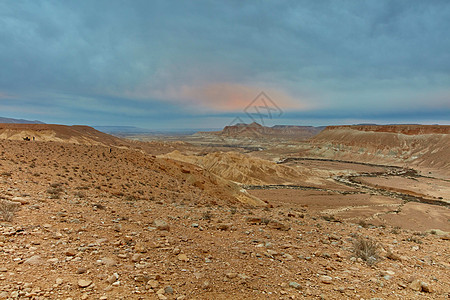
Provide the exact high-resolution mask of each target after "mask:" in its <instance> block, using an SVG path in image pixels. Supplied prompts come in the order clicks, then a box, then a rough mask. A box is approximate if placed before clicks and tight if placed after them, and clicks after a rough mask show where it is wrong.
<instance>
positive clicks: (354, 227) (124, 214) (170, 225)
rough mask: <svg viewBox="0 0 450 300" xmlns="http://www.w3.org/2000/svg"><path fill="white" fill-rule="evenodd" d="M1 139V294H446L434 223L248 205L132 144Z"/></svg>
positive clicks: (447, 269) (440, 240) (446, 266)
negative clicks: (421, 226)
mask: <svg viewBox="0 0 450 300" xmlns="http://www.w3.org/2000/svg"><path fill="white" fill-rule="evenodd" d="M0 145H1V147H0V198H2V199H1V200H0V201H1V203H2V206H1V209H0V212H1V216H2V218H3V220H2V222H1V226H0V256H1V259H0V299H19V298H20V299H21V298H31V299H46V298H50V299H311V298H312V299H314V298H316V299H341V298H351V299H380V298H381V299H430V298H433V299H448V298H449V296H450V294H449V291H450V279H449V273H450V263H449V262H450V247H449V243H450V242H449V238H448V235H445V233H443V232H441V231H439V230H435V231H433V232H429V233H427V232H422V231H420V232H419V231H410V230H404V229H401V228H394V227H389V226H383V225H380V226H372V225H368V224H364V223H361V224H354V223H351V222H342V221H340V220H337V219H334V218H332V217H328V218H324V217H322V216H321V215H320V214H318V213H317V212H316V211H315V210H312V209H310V208H309V207H308V206H299V205H295V203H292V202H286V203H283V202H274V203H269V205H268V206H266V207H251V206H249V205H243V204H240V203H239V202H236V201H234V202H233V201H232V198H230V196H229V195H228V194H226V193H224V192H221V190H213V189H214V186H213V184H209V183H208V182H209V181H208V177H207V176H206V175H204V174H203V175H202V173H201V172H200V171H195V169H189V166H188V165H183V166H178V165H176V164H174V163H172V162H170V161H168V160H162V159H157V158H155V157H153V156H151V155H149V154H144V153H141V152H138V151H136V150H126V149H121V150H119V149H114V150H113V151H114V152H113V153H112V154H111V153H109V148H105V147H102V146H83V145H70V144H62V143H61V144H60V143H56V142H36V143H32V142H31V143H30V142H24V141H1V144H0ZM188 171H189V172H191V173H192V174H194V173H195V172H198V174H197V173H195V174H197V178H200V179H201V180H197V181H192V182H191V181H189V180H183V178H184V177H183V176H184V175H183V174H186V172H188ZM199 183H200V184H199ZM371 241H373V242H374V243H377V246H374V245H373V244H370V242H371ZM358 242H362V243H363V244H361V243H360V244H357V243H358ZM364 242H367V243H366V244H364ZM363 246H369V247H368V248H364V247H363ZM370 246H373V248H375V249H377V250H378V251H377V252H376V253H370V250H372V249H371V248H370ZM358 249H359V250H366V251H365V252H366V253H364V251H360V252H358V251H356V250H358Z"/></svg>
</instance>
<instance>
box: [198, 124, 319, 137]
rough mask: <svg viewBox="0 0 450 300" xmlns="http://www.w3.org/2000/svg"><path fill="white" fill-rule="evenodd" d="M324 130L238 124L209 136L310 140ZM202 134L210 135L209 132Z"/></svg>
mask: <svg viewBox="0 0 450 300" xmlns="http://www.w3.org/2000/svg"><path fill="white" fill-rule="evenodd" d="M323 129H325V127H324V126H323V127H313V126H296V125H275V126H272V127H267V126H263V125H261V124H258V123H256V122H253V123H251V124H244V123H238V124H236V125H231V126H225V128H224V129H223V130H222V131H216V132H210V133H209V134H215V135H220V136H226V137H253V138H258V137H261V138H264V137H268V138H290V139H308V138H311V137H313V136H315V135H316V134H318V133H319V132H321V131H322V130H323ZM202 133H203V134H208V132H202Z"/></svg>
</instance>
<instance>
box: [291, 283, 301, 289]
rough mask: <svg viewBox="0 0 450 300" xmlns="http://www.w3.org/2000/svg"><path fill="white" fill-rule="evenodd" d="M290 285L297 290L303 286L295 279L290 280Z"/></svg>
mask: <svg viewBox="0 0 450 300" xmlns="http://www.w3.org/2000/svg"><path fill="white" fill-rule="evenodd" d="M289 286H290V287H291V288H294V289H296V290H300V289H301V288H302V286H301V285H300V283H298V282H295V281H291V282H289Z"/></svg>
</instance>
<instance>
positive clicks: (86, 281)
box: [78, 279, 92, 288]
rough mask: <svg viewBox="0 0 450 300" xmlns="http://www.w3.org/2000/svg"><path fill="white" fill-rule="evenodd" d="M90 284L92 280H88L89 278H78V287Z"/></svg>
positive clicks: (85, 286)
mask: <svg viewBox="0 0 450 300" xmlns="http://www.w3.org/2000/svg"><path fill="white" fill-rule="evenodd" d="M91 284H92V280H89V279H80V280H78V286H79V287H80V288H87V287H88V286H90V285H91Z"/></svg>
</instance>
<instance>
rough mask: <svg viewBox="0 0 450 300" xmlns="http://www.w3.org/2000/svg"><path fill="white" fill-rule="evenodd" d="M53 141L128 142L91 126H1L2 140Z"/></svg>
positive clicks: (99, 143) (124, 143) (91, 143)
mask: <svg viewBox="0 0 450 300" xmlns="http://www.w3.org/2000/svg"><path fill="white" fill-rule="evenodd" d="M27 138H28V139H30V141H53V142H62V143H72V144H85V145H104V146H126V145H128V142H127V141H125V140H121V139H119V138H116V137H114V136H111V135H108V134H105V133H103V132H100V131H98V130H95V129H94V128H92V127H89V126H80V125H75V126H65V125H53V124H0V139H8V140H26V139H27Z"/></svg>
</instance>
